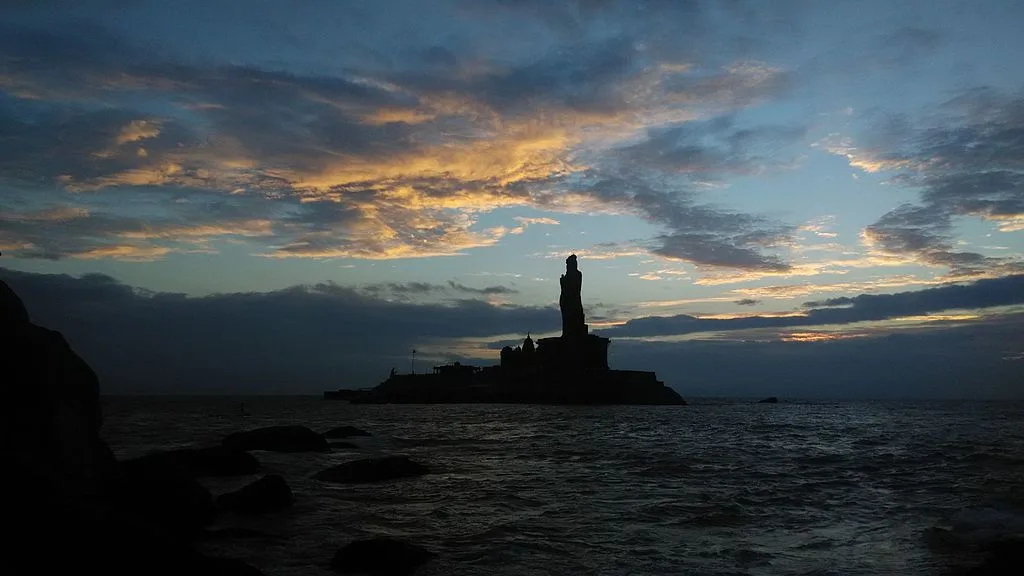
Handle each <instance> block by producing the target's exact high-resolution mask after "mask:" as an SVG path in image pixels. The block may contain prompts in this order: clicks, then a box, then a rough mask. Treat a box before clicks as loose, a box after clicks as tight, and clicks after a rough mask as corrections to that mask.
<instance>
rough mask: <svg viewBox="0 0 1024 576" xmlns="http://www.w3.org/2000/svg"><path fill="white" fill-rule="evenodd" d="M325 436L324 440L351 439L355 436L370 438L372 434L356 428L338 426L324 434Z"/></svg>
mask: <svg viewBox="0 0 1024 576" xmlns="http://www.w3.org/2000/svg"><path fill="white" fill-rule="evenodd" d="M323 436H324V438H351V437H353V436H370V433H369V432H367V431H366V430H362V429H360V428H356V427H355V426H338V427H337V428H331V429H330V430H328V431H327V432H324V434H323Z"/></svg>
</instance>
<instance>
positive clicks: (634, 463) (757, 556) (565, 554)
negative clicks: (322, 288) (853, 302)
mask: <svg viewBox="0 0 1024 576" xmlns="http://www.w3.org/2000/svg"><path fill="white" fill-rule="evenodd" d="M244 401H245V408H246V412H248V414H249V415H248V416H243V415H242V414H241V413H240V411H239V403H240V400H239V399H238V398H166V397H150V398H110V399H107V401H106V402H107V407H106V423H105V425H104V434H105V436H106V437H107V439H108V441H109V442H110V443H111V445H112V447H113V448H114V450H115V452H117V453H118V455H119V456H130V455H137V454H140V453H143V452H146V451H149V450H155V449H162V448H169V447H174V446H180V445H183V444H192V443H198V444H203V443H216V442H219V440H220V438H221V437H222V436H223V435H225V434H227V433H230V432H234V431H237V430H239V429H245V428H254V427H259V426H265V425H272V424H305V425H307V426H309V427H311V428H313V429H314V430H318V431H323V430H326V429H328V428H331V427H334V426H338V425H343V424H351V425H355V426H358V427H360V428H364V429H366V430H369V431H370V432H372V433H373V434H374V436H373V437H370V438H355V439H348V440H349V441H353V442H354V443H355V444H357V445H358V446H359V448H358V449H356V450H336V451H335V452H333V453H330V454H272V453H257V456H258V457H259V458H260V460H261V461H262V462H263V463H264V468H265V469H266V471H270V472H276V473H280V474H283V475H284V476H285V477H286V479H287V480H288V482H289V483H290V484H291V485H292V488H293V490H294V491H295V493H296V497H297V504H296V506H295V507H294V509H292V510H291V511H289V512H287V513H285V514H281V515H275V516H271V517H268V518H258V519H244V520H241V519H233V518H230V517H226V518H224V519H223V521H222V522H223V523H224V524H225V525H232V524H237V525H244V526H249V527H253V528H258V529H262V530H265V531H268V532H272V533H274V534H278V535H281V536H282V538H280V539H276V540H260V541H252V540H250V541H244V540H242V541H235V542H221V543H216V544H211V545H210V546H214V547H215V551H217V552H221V553H223V554H230V555H234V556H238V557H241V558H243V559H247V560H249V561H250V562H251V563H253V564H254V565H256V566H258V567H260V568H261V569H263V570H264V571H266V573H267V574H269V575H275V574H279V575H287V574H330V572H329V571H328V570H327V568H326V565H327V563H328V561H329V560H330V558H331V556H332V555H333V553H334V552H335V550H336V549H337V548H338V547H339V546H340V545H342V544H343V543H345V542H346V541H348V540H350V539H352V538H355V537H360V536H365V535H369V534H388V535H394V536H399V537H402V538H407V539H409V540H411V541H413V542H417V543H420V544H423V545H425V546H427V547H429V548H431V549H433V550H435V551H437V552H439V553H440V559H439V560H438V561H437V562H435V563H434V564H433V565H431V566H430V567H429V568H428V569H426V570H424V571H423V572H422V573H423V574H431V573H438V574H441V573H451V572H452V571H455V572H457V573H459V574H517V575H522V574H573V573H575V574H609V575H610V574H625V573H629V574H680V573H693V574H751V575H760V574H766V575H767V574H844V575H846V574H872V575H874V574H905V575H907V574H932V573H935V571H936V568H937V567H939V566H942V565H945V564H948V563H949V562H950V561H952V559H953V558H952V557H951V556H949V555H948V554H945V553H944V552H943V551H942V550H936V547H935V546H934V545H931V546H930V545H929V543H928V539H927V538H926V537H925V536H926V534H927V533H928V531H929V530H931V529H934V527H935V526H937V525H942V524H943V523H946V522H950V521H951V520H950V519H954V520H953V521H954V522H955V519H956V518H958V517H959V518H963V517H964V515H965V514H968V515H970V514H971V513H972V512H971V511H972V510H979V509H980V510H993V511H996V512H994V513H997V514H1002V515H1003V516H1000V517H999V518H1001V520H1000V524H999V525H998V526H997V527H996V528H997V529H998V530H1004V531H1005V530H1010V529H1015V527H1014V525H1012V522H1010V521H1008V520H1006V518H1011V519H1015V520H1019V519H1020V518H1021V516H1020V515H1019V512H1020V510H1022V509H1024V496H1022V495H1021V494H1020V491H1019V486H1021V485H1024V461H1022V459H1021V458H1022V455H1024V424H1022V422H1024V405H1022V404H1006V403H1001V404H999V403H972V404H955V403H839V404H836V403H825V404H820V403H819V404H813V403H811V404H778V405H759V404H754V403H736V402H700V401H698V402H695V403H694V404H692V405H690V406H686V407H559V406H507V405H503V406H493V405H476V406H473V405H461V406H450V405H435V406H374V405H356V406H352V405H348V404H345V403H338V402H329V401H323V400H320V399H318V398H310V397H283V398H281V397H277V398H272V397H262V398H254V397H250V398H246V399H245V400H244ZM396 453H401V454H408V455H410V456H412V457H413V458H414V459H416V460H418V461H421V462H424V463H426V464H428V465H430V466H431V467H432V468H433V469H434V470H435V471H436V473H434V474H431V475H428V476H425V477H422V478H415V479H409V480H401V481H397V482H391V483H385V484H378V485H369V486H334V485H327V484H322V483H320V482H317V481H314V480H311V479H310V475H311V474H313V473H314V472H316V471H318V470H320V469H322V468H325V467H327V466H329V465H331V464H335V463H339V462H343V461H346V460H350V459H353V458H356V457H362V456H366V455H384V454H396ZM252 479H253V477H248V478H237V479H227V480H225V479H219V480H212V481H210V483H209V486H210V488H211V489H212V490H213V491H214V492H216V493H219V492H222V491H227V490H231V489H234V488H236V487H238V486H240V485H242V484H245V483H246V482H248V481H251V480H252ZM958 515H959V516H958ZM991 517H993V516H992V515H991V514H990V515H989V516H984V515H982V516H978V517H977V518H981V520H979V521H978V522H981V523H982V524H983V523H984V522H985V521H986V520H987V519H989V518H991ZM971 518H974V519H975V520H977V518H975V517H973V516H972V517H971ZM1018 528H1021V529H1024V523H1022V524H1021V526H1018Z"/></svg>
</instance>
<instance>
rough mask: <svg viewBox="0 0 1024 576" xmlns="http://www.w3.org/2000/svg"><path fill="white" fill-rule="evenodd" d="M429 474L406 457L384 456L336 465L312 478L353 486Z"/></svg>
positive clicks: (428, 470)
mask: <svg viewBox="0 0 1024 576" xmlns="http://www.w3.org/2000/svg"><path fill="white" fill-rule="evenodd" d="M429 472H430V469H429V468H427V467H426V466H424V465H423V464H420V463H418V462H413V461H412V460H410V459H409V457H408V456H385V457H383V458H366V459H363V460H353V461H351V462H345V463H344V464H338V465H337V466H332V467H330V468H328V469H326V470H321V471H320V472H317V473H316V474H315V475H314V476H313V477H314V478H316V479H317V480H323V481H325V482H341V483H346V484H355V483H362V482H383V481H385V480H395V479H397V478H409V477H412V476H422V475H423V474H427V473H429Z"/></svg>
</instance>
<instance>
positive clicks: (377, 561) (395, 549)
mask: <svg viewBox="0 0 1024 576" xmlns="http://www.w3.org/2000/svg"><path fill="white" fill-rule="evenodd" d="M434 556H435V554H434V553H433V552H431V551H429V550H427V549H425V548H423V547H421V546H417V545H415V544H410V543H408V542H403V541H402V540H396V539H394V538H371V539H369V540H356V541H355V542H351V543H349V544H347V545H345V547H344V548H342V549H341V550H338V552H337V554H335V555H334V559H333V560H331V569H333V570H336V571H338V572H342V573H354V574H369V575H370V576H405V575H408V574H412V573H413V572H414V571H415V570H416V568H418V567H420V566H421V565H422V564H424V563H426V562H427V561H428V560H430V559H431V558H433V557H434Z"/></svg>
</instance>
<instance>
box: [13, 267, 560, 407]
mask: <svg viewBox="0 0 1024 576" xmlns="http://www.w3.org/2000/svg"><path fill="white" fill-rule="evenodd" d="M0 279H3V280H4V281H6V282H7V283H8V284H9V285H10V286H11V287H12V288H13V289H14V290H15V291H16V292H17V293H18V295H19V296H21V298H22V299H23V301H24V303H25V306H26V308H27V309H28V311H29V315H30V316H31V317H32V319H33V321H34V322H36V323H38V324H40V325H43V326H46V327H49V328H52V329H57V330H61V331H63V332H64V335H65V336H66V337H67V339H68V341H69V342H70V343H71V345H72V346H73V347H74V348H75V350H76V351H78V352H79V353H80V354H82V355H83V357H85V358H86V360H87V361H88V362H89V363H90V364H91V365H92V366H93V367H94V368H95V369H96V371H97V373H98V374H99V375H100V378H101V382H102V383H103V391H104V393H116V392H129V391H134V392H139V391H141V392H147V391H148V392H155V391H162V392H181V393H197V392H198V393H204V392H215V391H221V392H224V391H232V390H234V391H239V390H245V391H249V392H257V391H271V392H292V393H301V392H314V393H315V392H318V391H319V390H322V389H332V388H338V387H341V386H353V387H358V386H370V385H374V384H376V383H378V382H379V381H380V380H381V379H382V378H383V377H384V376H385V375H386V374H387V372H388V370H390V369H391V368H392V367H394V366H396V365H401V366H404V365H405V363H406V362H407V361H408V351H409V350H411V349H412V348H414V347H418V346H420V345H421V344H428V343H430V342H432V341H435V340H437V339H446V338H455V337H486V336H491V335H493V334H495V333H496V332H498V333H504V332H513V333H524V334H525V333H526V332H527V331H530V330H532V331H534V332H542V331H549V330H555V329H557V327H558V322H559V314H558V310H557V309H554V308H540V307H537V308H534V307H517V306H496V305H492V304H488V303H486V302H481V301H478V300H466V299H456V300H452V301H449V302H447V303H445V304H425V303H420V304H411V303H407V302H400V301H387V300H385V299H382V298H380V297H377V296H376V295H374V294H370V293H368V292H366V291H363V290H359V289H357V288H355V287H351V288H350V287H344V286H339V285H336V284H316V285H310V286H293V287H291V288H286V289H283V290H278V291H273V292H264V293H231V294H215V295H210V296H205V297H188V296H185V295H182V294H171V293H159V292H156V293H154V292H147V291H143V290H138V289H133V288H131V287H130V286H127V285H125V284H122V283H120V282H118V281H116V280H114V279H113V278H111V277H109V276H105V275H101V274H90V275H85V276H81V277H72V276H68V275H63V274H61V275H57V274H33V273H26V272H17V271H13V270H7V269H0ZM437 288H438V287H437V286H436V285H430V284H424V283H405V284H395V285H393V286H388V287H387V289H388V290H403V289H405V290H408V291H410V292H413V293H415V292H423V291H428V292H429V291H432V290H435V289H437ZM440 288H444V289H451V290H453V291H455V292H463V293H469V294H472V295H482V294H485V295H486V294H503V293H506V292H505V291H506V289H504V288H503V287H489V288H480V289H475V288H470V287H465V286H462V285H459V284H451V285H447V286H442V287H440ZM495 359H496V357H495ZM239 383H244V384H239Z"/></svg>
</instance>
